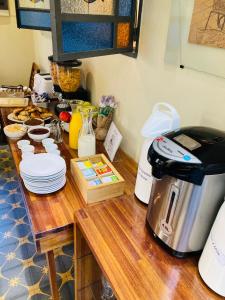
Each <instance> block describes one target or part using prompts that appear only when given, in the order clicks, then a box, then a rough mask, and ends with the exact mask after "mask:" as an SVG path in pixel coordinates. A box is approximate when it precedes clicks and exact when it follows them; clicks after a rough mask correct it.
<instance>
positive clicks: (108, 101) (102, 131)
mask: <svg viewBox="0 0 225 300" xmlns="http://www.w3.org/2000/svg"><path fill="white" fill-rule="evenodd" d="M117 107H118V103H117V102H116V100H115V97H114V96H102V97H101V99H100V101H99V111H98V117H97V126H96V127H97V128H96V129H95V136H96V139H97V140H100V141H104V139H105V137H106V135H107V132H108V130H109V127H110V124H111V123H112V119H113V112H114V110H115V109H116V108H117Z"/></svg>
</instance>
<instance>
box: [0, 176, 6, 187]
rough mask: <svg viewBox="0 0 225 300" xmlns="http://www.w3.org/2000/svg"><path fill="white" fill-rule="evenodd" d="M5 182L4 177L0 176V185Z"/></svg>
mask: <svg viewBox="0 0 225 300" xmlns="http://www.w3.org/2000/svg"><path fill="white" fill-rule="evenodd" d="M5 183H6V179H4V178H1V177H0V187H1V186H4V184H5Z"/></svg>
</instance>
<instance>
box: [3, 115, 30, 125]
mask: <svg viewBox="0 0 225 300" xmlns="http://www.w3.org/2000/svg"><path fill="white" fill-rule="evenodd" d="M7 118H8V120H9V121H12V122H16V123H20V124H23V122H25V121H27V120H28V119H29V118H27V119H26V120H24V121H20V120H16V119H14V118H13V113H11V114H9V115H8V117H7Z"/></svg>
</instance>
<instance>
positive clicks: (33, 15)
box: [19, 10, 51, 29]
mask: <svg viewBox="0 0 225 300" xmlns="http://www.w3.org/2000/svg"><path fill="white" fill-rule="evenodd" d="M19 16H20V23H21V25H22V26H23V27H24V28H26V27H27V28H32V29H34V28H37V29H40V28H42V29H45V28H46V29H50V28H51V19H50V12H49V13H44V12H39V11H26V10H20V11H19Z"/></svg>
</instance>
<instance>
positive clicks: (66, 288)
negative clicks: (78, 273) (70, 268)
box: [60, 280, 74, 300]
mask: <svg viewBox="0 0 225 300" xmlns="http://www.w3.org/2000/svg"><path fill="white" fill-rule="evenodd" d="M60 295H61V299H63V300H64V299H65V300H67V299H68V300H69V299H71V300H72V299H74V283H73V281H72V280H71V281H67V282H66V283H65V284H64V285H63V286H62V287H61V289H60Z"/></svg>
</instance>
